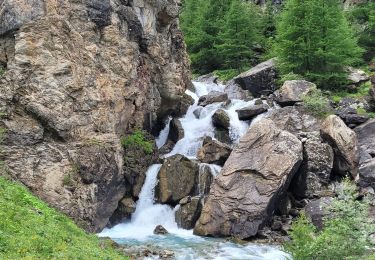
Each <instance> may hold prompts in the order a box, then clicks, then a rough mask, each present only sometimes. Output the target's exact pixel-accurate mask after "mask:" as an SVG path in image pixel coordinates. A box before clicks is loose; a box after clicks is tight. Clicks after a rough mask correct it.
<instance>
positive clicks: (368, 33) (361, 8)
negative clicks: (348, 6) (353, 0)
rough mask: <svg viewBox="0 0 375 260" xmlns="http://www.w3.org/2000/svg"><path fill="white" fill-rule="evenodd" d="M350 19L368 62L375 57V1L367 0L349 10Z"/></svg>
mask: <svg viewBox="0 0 375 260" xmlns="http://www.w3.org/2000/svg"><path fill="white" fill-rule="evenodd" d="M349 20H350V21H351V23H352V24H353V27H354V28H355V32H356V34H357V36H358V38H359V41H358V43H359V45H360V46H361V47H363V48H364V49H365V53H364V55H363V58H364V60H365V61H366V62H368V61H371V60H373V59H374V58H375V1H374V0H365V1H363V2H360V3H358V4H357V5H356V6H354V7H353V9H352V10H351V11H350V12H349Z"/></svg>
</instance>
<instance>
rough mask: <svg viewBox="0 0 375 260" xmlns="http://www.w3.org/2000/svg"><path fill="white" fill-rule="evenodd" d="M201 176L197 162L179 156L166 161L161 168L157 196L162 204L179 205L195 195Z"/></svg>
mask: <svg viewBox="0 0 375 260" xmlns="http://www.w3.org/2000/svg"><path fill="white" fill-rule="evenodd" d="M198 176H199V167H198V164H197V163H196V162H193V161H191V160H189V159H188V158H186V157H184V156H182V155H180V154H177V155H174V156H172V157H169V158H167V159H165V161H164V163H163V165H162V167H161V168H160V171H159V174H158V179H159V183H158V185H157V186H156V188H155V195H156V198H157V200H158V201H159V202H160V203H168V204H171V205H177V204H178V202H179V201H180V200H181V199H182V198H184V197H186V196H189V195H195V193H196V191H197V183H198Z"/></svg>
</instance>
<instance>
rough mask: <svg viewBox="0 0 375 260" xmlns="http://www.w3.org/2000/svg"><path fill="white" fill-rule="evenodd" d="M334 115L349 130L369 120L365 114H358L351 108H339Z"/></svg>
mask: <svg viewBox="0 0 375 260" xmlns="http://www.w3.org/2000/svg"><path fill="white" fill-rule="evenodd" d="M336 115H338V116H339V117H340V118H341V119H342V120H343V121H344V122H345V124H346V125H347V126H349V127H350V128H354V127H356V126H358V125H361V124H363V123H366V122H367V121H368V120H369V119H370V117H369V116H368V115H366V114H362V115H361V114H358V112H357V109H355V108H352V107H344V108H340V109H338V111H337V113H336Z"/></svg>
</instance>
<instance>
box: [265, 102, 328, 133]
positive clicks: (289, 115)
mask: <svg viewBox="0 0 375 260" xmlns="http://www.w3.org/2000/svg"><path fill="white" fill-rule="evenodd" d="M266 117H267V118H268V119H270V120H272V121H273V122H274V124H275V125H276V126H277V127H278V128H280V129H282V130H286V131H288V132H290V133H292V134H294V135H298V134H299V133H301V132H316V131H319V130H320V124H321V120H320V119H318V118H316V117H314V116H311V115H309V114H308V113H306V112H305V111H304V108H303V107H296V106H293V107H284V108H281V109H275V110H273V111H271V112H270V113H269V115H267V116H266Z"/></svg>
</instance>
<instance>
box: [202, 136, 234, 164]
mask: <svg viewBox="0 0 375 260" xmlns="http://www.w3.org/2000/svg"><path fill="white" fill-rule="evenodd" d="M231 152H232V148H231V147H230V146H229V145H226V144H224V143H221V142H219V141H216V140H213V139H212V138H211V137H209V136H207V137H205V139H204V140H203V146H202V148H201V149H199V151H198V160H200V161H201V162H203V163H211V164H218V165H224V163H225V161H226V160H227V159H228V157H229V155H230V153H231Z"/></svg>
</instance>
